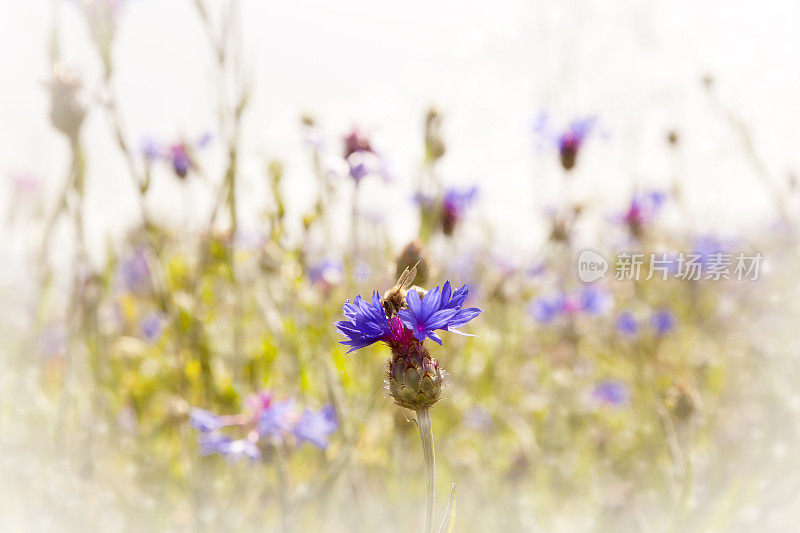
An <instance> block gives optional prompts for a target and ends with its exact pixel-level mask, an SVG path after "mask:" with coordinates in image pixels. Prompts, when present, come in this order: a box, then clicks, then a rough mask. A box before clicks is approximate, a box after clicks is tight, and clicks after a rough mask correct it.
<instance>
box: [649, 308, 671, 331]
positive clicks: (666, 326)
mask: <svg viewBox="0 0 800 533" xmlns="http://www.w3.org/2000/svg"><path fill="white" fill-rule="evenodd" d="M650 325H651V326H653V329H655V331H656V333H657V334H658V335H664V334H666V333H669V332H670V331H671V330H672V329H673V328H674V327H675V315H673V314H672V312H671V311H669V310H668V309H661V310H659V311H656V312H655V313H653V315H652V316H651V317H650Z"/></svg>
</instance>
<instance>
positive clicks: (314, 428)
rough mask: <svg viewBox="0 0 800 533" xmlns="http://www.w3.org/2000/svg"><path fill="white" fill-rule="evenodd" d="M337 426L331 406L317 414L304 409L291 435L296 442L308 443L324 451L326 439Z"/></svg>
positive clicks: (326, 445)
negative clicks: (295, 438)
mask: <svg viewBox="0 0 800 533" xmlns="http://www.w3.org/2000/svg"><path fill="white" fill-rule="evenodd" d="M338 426H339V422H338V421H337V419H336V410H335V409H334V408H333V406H332V405H326V406H325V407H323V408H322V409H321V410H320V411H319V412H318V413H315V412H313V411H311V410H310V409H306V410H305V411H304V412H303V415H302V416H301V417H300V420H298V422H297V425H296V426H295V427H294V430H293V433H294V435H295V437H297V440H298V441H300V442H310V443H311V444H314V445H315V446H318V447H320V448H322V449H323V450H324V449H325V448H327V447H328V437H329V436H330V435H331V433H333V432H334V431H336V428H337V427H338Z"/></svg>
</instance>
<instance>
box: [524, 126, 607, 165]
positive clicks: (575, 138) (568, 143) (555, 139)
mask: <svg viewBox="0 0 800 533" xmlns="http://www.w3.org/2000/svg"><path fill="white" fill-rule="evenodd" d="M596 123H597V117H594V116H588V117H584V118H580V119H575V120H573V121H572V122H570V123H569V126H568V127H567V129H566V130H563V131H558V130H555V129H554V128H553V127H552V126H551V124H550V120H549V117H548V115H547V113H544V112H543V113H541V114H540V115H539V117H538V118H537V119H536V121H535V122H534V126H533V131H534V133H535V134H536V135H537V136H539V137H540V138H541V139H542V140H544V141H545V142H546V143H547V144H551V145H555V146H556V147H557V148H558V153H559V157H560V158H561V166H563V167H564V169H565V170H571V169H572V168H573V167H574V166H575V163H576V162H577V159H578V153H579V152H580V149H581V147H582V146H583V143H584V142H585V141H586V139H587V137H588V136H589V134H590V133H591V132H592V131H593V130H594V129H595V125H596Z"/></svg>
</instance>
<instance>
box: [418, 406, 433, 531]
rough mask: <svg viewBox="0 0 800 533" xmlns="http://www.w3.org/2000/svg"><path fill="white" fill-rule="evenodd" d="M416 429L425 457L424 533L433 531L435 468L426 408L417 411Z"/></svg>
mask: <svg viewBox="0 0 800 533" xmlns="http://www.w3.org/2000/svg"><path fill="white" fill-rule="evenodd" d="M417 427H418V428H419V438H420V440H422V454H423V455H424V457H425V529H424V532H425V533H431V531H432V530H433V498H434V490H433V489H434V487H433V485H434V480H435V478H436V466H435V464H434V459H433V426H432V425H431V415H430V413H429V412H428V408H427V407H426V408H424V409H417Z"/></svg>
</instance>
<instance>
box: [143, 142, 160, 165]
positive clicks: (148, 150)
mask: <svg viewBox="0 0 800 533" xmlns="http://www.w3.org/2000/svg"><path fill="white" fill-rule="evenodd" d="M142 155H144V158H145V160H146V161H147V162H148V163H151V162H153V161H155V160H156V159H158V158H159V157H160V156H161V147H160V146H159V145H158V142H156V140H155V139H153V138H152V137H146V138H145V139H144V140H143V141H142Z"/></svg>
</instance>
